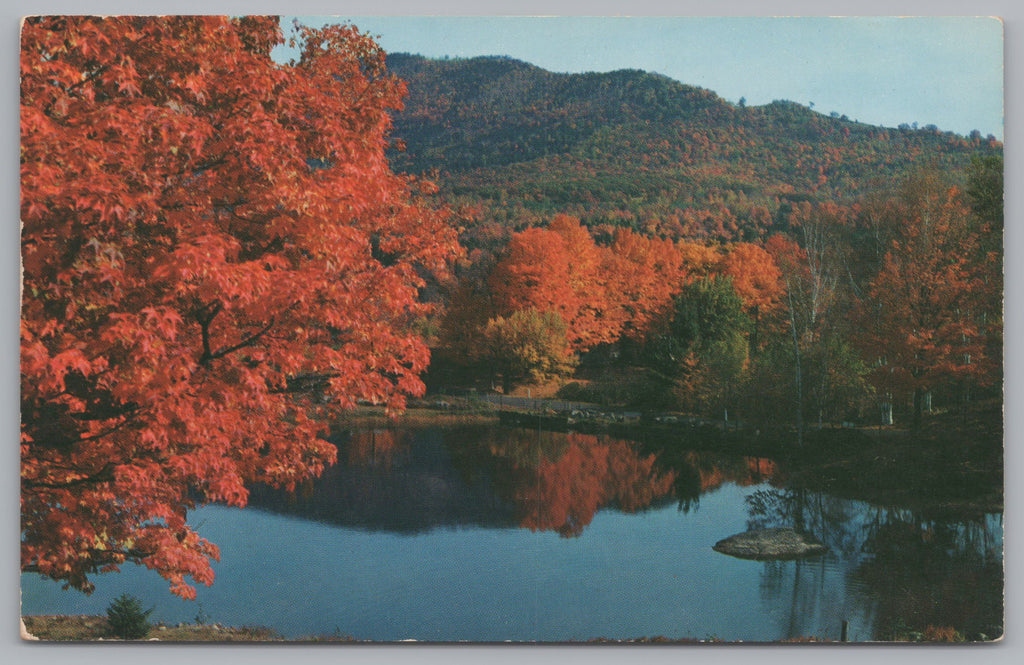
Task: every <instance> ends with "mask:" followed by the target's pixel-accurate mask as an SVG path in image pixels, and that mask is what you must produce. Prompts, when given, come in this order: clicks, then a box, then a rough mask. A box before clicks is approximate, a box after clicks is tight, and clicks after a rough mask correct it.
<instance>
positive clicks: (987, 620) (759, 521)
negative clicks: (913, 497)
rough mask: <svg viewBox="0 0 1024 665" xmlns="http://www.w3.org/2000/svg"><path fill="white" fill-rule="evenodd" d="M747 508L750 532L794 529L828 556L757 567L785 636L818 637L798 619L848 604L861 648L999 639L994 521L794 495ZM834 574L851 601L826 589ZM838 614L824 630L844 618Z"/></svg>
mask: <svg viewBox="0 0 1024 665" xmlns="http://www.w3.org/2000/svg"><path fill="white" fill-rule="evenodd" d="M747 502H748V510H749V514H750V519H749V520H748V526H749V527H750V528H760V527H770V526H789V527H794V528H797V529H800V530H803V531H806V532H808V533H811V534H813V535H814V536H816V537H817V538H819V539H820V540H821V541H822V542H823V543H825V544H826V545H827V546H828V547H829V552H828V553H827V554H826V555H824V556H822V557H818V558H816V559H809V560H802V561H789V562H778V561H776V562H766V563H765V564H764V571H763V573H762V584H761V589H762V598H763V599H764V601H765V603H766V604H767V605H769V606H771V607H776V608H785V611H786V612H787V613H788V616H789V620H788V627H787V630H788V633H789V634H788V637H791V638H795V637H802V636H806V635H819V636H822V635H823V629H822V627H816V626H804V625H801V623H800V622H801V617H810V616H816V607H817V605H818V604H819V603H823V604H824V605H823V606H824V607H832V608H841V607H843V606H844V605H846V606H848V607H851V605H850V603H851V602H855V603H856V604H857V605H861V606H864V607H867V608H869V609H868V611H867V612H866V614H865V615H866V616H869V617H871V619H870V626H867V627H866V630H867V631H868V632H869V633H870V636H869V637H866V639H873V640H883V641H889V640H906V639H910V638H912V637H914V633H920V634H924V635H927V634H935V633H936V631H935V629H942V628H948V627H952V628H953V629H955V631H956V632H957V633H958V634H959V637H960V638H962V639H968V640H976V639H994V638H997V637H999V636H1000V635H1001V634H1002V624H1003V607H1002V598H1003V596H1002V589H1003V573H1002V536H1001V533H1002V517H1001V515H983V516H975V517H971V518H963V517H961V518H959V519H951V518H948V517H945V518H942V519H936V518H931V517H926V516H924V515H922V514H920V513H917V512H914V511H909V510H899V509H892V508H882V507H874V506H869V505H867V504H863V503H860V502H855V501H850V500H846V499H840V498H838V497H831V496H826V495H823V494H821V493H816V492H809V491H806V490H802V489H794V488H771V489H763V490H758V491H756V492H754V493H753V494H752V495H750V496H749V497H748V499H747ZM840 565H842V566H843V567H844V569H845V574H846V575H847V577H848V581H847V584H845V587H846V588H848V589H850V590H851V591H852V595H853V596H856V598H847V599H845V601H844V600H843V599H841V598H839V597H838V596H837V594H836V589H833V588H828V586H827V585H826V583H825V578H826V573H827V569H828V567H829V566H840ZM837 612H838V613H837V614H836V617H835V619H834V620H833V621H831V624H834V626H827V627H825V629H826V631H834V628H835V626H838V625H839V623H840V621H841V620H842V619H844V618H846V617H845V616H843V611H842V610H837ZM929 627H931V628H932V630H931V631H930V632H929ZM938 632H941V631H938Z"/></svg>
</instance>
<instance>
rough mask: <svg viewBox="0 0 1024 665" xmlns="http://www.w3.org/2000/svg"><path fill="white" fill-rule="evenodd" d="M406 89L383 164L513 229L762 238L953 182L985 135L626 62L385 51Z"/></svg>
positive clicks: (986, 141) (993, 145)
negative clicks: (576, 68) (808, 206)
mask: <svg viewBox="0 0 1024 665" xmlns="http://www.w3.org/2000/svg"><path fill="white" fill-rule="evenodd" d="M388 67H389V68H390V70H391V71H392V72H394V73H395V74H397V75H398V76H399V77H401V78H403V79H404V80H405V81H406V82H407V85H408V90H409V94H408V96H407V98H406V100H405V108H404V110H402V111H401V112H399V113H396V114H395V115H394V123H395V130H394V137H395V138H396V139H399V140H400V141H401V142H403V143H404V144H405V148H406V149H405V151H392V153H391V159H392V162H393V165H394V167H395V169H396V170H405V171H410V172H414V173H431V174H433V175H434V177H435V179H436V180H437V182H438V184H439V185H440V186H441V189H442V193H443V195H444V196H445V198H446V199H448V200H450V201H452V202H455V203H465V204H472V205H478V206H482V210H483V211H485V213H486V217H487V218H488V219H490V220H494V221H499V222H502V223H505V224H508V225H510V226H513V227H517V228H519V227H523V226H529V225H534V224H539V223H543V222H544V220H546V219H547V218H549V217H550V215H552V214H554V213H566V214H571V215H573V216H575V217H578V218H579V219H580V220H581V221H582V222H583V223H584V224H586V225H587V226H589V227H591V228H594V227H596V226H599V225H602V224H610V225H613V226H616V227H618V226H627V227H630V228H632V229H634V230H638V231H644V232H646V233H648V234H653V235H659V236H663V237H670V238H673V239H679V238H688V239H712V240H723V241H737V240H746V241H754V240H758V239H763V238H764V237H766V235H768V233H769V232H770V230H771V229H772V228H773V227H778V226H782V227H783V228H784V227H785V225H786V219H787V217H788V215H789V213H790V212H791V210H792V207H793V205H794V204H796V203H799V202H804V201H811V202H815V201H834V202H838V203H846V202H851V201H853V200H856V199H859V198H862V197H863V196H864V195H866V194H867V193H869V192H872V191H875V190H877V189H880V188H885V187H888V186H889V185H891V183H892V182H893V181H895V180H899V179H902V178H903V177H905V176H907V175H908V174H909V173H911V172H913V171H915V170H917V169H920V168H923V167H927V168H933V169H936V170H941V171H943V172H946V173H949V174H951V175H952V176H953V179H954V181H956V182H959V183H961V184H962V183H963V182H965V180H966V172H967V167H968V165H969V163H970V156H971V155H992V154H1001V153H1002V146H1001V144H1000V143H998V142H997V141H995V140H994V139H992V138H991V137H988V138H986V137H982V136H981V134H980V133H978V132H973V133H972V134H971V136H966V137H965V136H960V135H957V134H954V133H951V132H942V131H940V130H939V129H937V128H935V127H933V126H927V127H924V128H920V129H919V128H916V127H910V126H901V127H899V128H884V127H877V126H873V125H867V124H864V123H860V122H857V121H856V120H851V119H849V118H847V117H845V116H838V115H837V114H833V115H831V116H826V115H822V114H820V113H817V112H815V111H813V110H812V109H810V108H807V107H805V106H802V105H799V104H796V103H794V102H788V101H775V102H772V103H771V104H767V105H764V106H756V107H753V106H745V105H744V104H742V103H741V104H739V105H734V104H731V103H729V102H727V101H725V100H723V99H721V98H720V97H718V96H717V95H716V94H715V93H713V92H711V91H708V90H704V89H700V88H696V87H692V86H687V85H684V84H682V83H679V82H677V81H674V80H672V79H670V78H668V77H665V76H662V75H659V74H653V73H647V72H642V71H637V70H620V71H615V72H609V73H585V74H558V73H552V72H548V71H545V70H543V69H540V68H538V67H535V66H533V65H530V64H527V63H524V62H521V61H518V60H514V59H511V58H505V57H479V58H472V59H454V60H430V59H426V58H423V57H420V56H415V55H408V54H391V55H389V57H388Z"/></svg>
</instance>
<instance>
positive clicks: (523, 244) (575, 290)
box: [489, 215, 622, 351]
mask: <svg viewBox="0 0 1024 665" xmlns="http://www.w3.org/2000/svg"><path fill="white" fill-rule="evenodd" d="M609 260H610V257H609V255H608V251H607V250H606V249H603V248H600V247H598V246H597V244H596V243H595V242H594V239H593V238H592V237H591V235H590V233H589V232H588V231H587V230H586V229H585V228H583V227H582V226H580V223H579V220H577V219H575V218H572V217H569V216H567V215H556V216H555V218H554V219H553V220H552V222H551V225H550V226H549V227H548V228H530V229H526V230H524V231H520V232H519V233H516V234H515V235H513V236H512V238H511V240H509V243H508V245H507V247H506V248H505V254H504V257H503V258H502V260H501V261H499V262H498V265H497V266H495V268H494V271H493V272H492V273H491V276H490V280H489V285H490V288H491V292H492V293H493V294H494V301H495V305H496V309H497V310H498V313H499V314H503V315H507V314H511V313H513V312H516V311H519V310H526V309H535V310H537V311H538V312H554V313H557V314H558V315H559V316H561V317H562V320H563V321H565V323H566V326H567V329H568V339H569V342H570V344H571V345H572V348H573V350H574V351H584V350H586V349H590V348H593V347H594V346H596V345H598V344H602V343H608V342H613V341H615V340H616V339H618V336H619V331H620V330H621V326H622V320H621V311H620V309H619V308H618V307H617V304H616V302H615V301H614V299H613V295H614V294H613V293H612V292H611V291H610V289H609V279H610V275H609V274H608V271H607V270H605V266H606V265H607V264H608V262H609Z"/></svg>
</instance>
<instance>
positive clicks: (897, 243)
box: [861, 174, 1000, 427]
mask: <svg viewBox="0 0 1024 665" xmlns="http://www.w3.org/2000/svg"><path fill="white" fill-rule="evenodd" d="M889 214H890V215H891V220H892V239H891V241H890V243H889V246H888V247H887V248H886V250H887V251H886V253H885V255H884V258H883V260H882V264H881V267H880V269H879V272H878V274H877V275H875V277H874V278H873V279H872V280H871V281H870V283H869V284H868V286H867V293H866V297H865V299H864V302H863V304H862V305H863V307H862V315H863V318H862V321H863V323H864V326H863V330H862V335H861V342H862V344H863V347H864V348H865V350H866V351H867V352H868V353H872V354H873V357H872V359H873V360H874V361H875V362H874V365H875V369H874V372H873V376H874V380H875V381H876V383H877V384H878V386H879V388H880V389H881V390H885V391H888V392H897V391H898V392H902V393H904V394H911V395H912V396H913V411H912V417H913V425H914V426H915V427H917V426H920V424H921V416H922V410H923V399H924V397H925V394H926V393H928V392H929V391H931V390H933V389H936V388H949V389H950V392H952V393H954V394H955V395H956V397H957V398H963V397H964V391H965V390H966V389H968V388H969V387H970V386H972V385H985V384H987V383H989V382H992V381H994V380H995V376H996V374H997V369H996V368H997V366H998V358H993V357H991V356H990V355H989V354H988V353H987V351H988V350H989V349H990V348H991V345H989V344H988V343H987V339H986V335H987V334H991V331H990V330H989V326H987V320H988V318H989V317H997V316H998V313H997V312H991V311H987V310H989V309H990V308H991V307H992V303H993V302H994V300H997V299H998V298H993V294H992V293H991V291H992V290H993V288H999V285H1000V282H999V281H998V280H997V279H992V278H993V276H995V275H997V274H998V268H999V266H998V261H997V259H994V258H993V257H992V256H991V255H990V253H987V252H984V251H983V250H982V249H981V245H982V242H981V240H982V239H981V236H980V234H979V231H980V230H982V229H983V228H984V227H979V226H978V225H977V224H976V223H975V220H974V219H973V218H972V217H971V215H970V212H969V210H968V208H967V205H966V203H965V201H964V198H963V195H962V193H961V192H960V191H959V190H958V189H957V188H955V187H946V186H944V184H943V183H942V182H941V181H940V180H939V179H938V177H937V176H936V175H934V174H924V175H923V176H920V177H918V178H915V179H911V180H909V181H908V182H907V183H906V184H905V185H904V187H903V190H902V191H901V192H900V193H899V195H898V196H897V197H896V198H895V199H894V200H893V201H891V202H890V208H889ZM957 393H959V394H957Z"/></svg>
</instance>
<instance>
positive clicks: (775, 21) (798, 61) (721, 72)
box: [284, 16, 1003, 139]
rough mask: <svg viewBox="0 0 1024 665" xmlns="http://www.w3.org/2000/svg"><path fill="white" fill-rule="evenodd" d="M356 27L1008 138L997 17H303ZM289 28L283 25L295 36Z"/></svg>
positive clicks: (865, 118) (431, 50) (453, 47)
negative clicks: (654, 74)
mask: <svg viewBox="0 0 1024 665" xmlns="http://www.w3.org/2000/svg"><path fill="white" fill-rule="evenodd" d="M299 20H300V21H301V22H303V23H305V24H307V25H320V24H323V23H325V22H345V21H348V22H351V23H354V24H355V25H356V26H358V27H359V28H360V29H361V30H362V31H363V32H367V33H369V34H371V35H374V36H377V37H378V38H379V39H378V41H379V43H380V44H381V46H383V47H384V48H385V49H386V50H387V51H388V52H408V53H418V54H421V55H425V56H429V57H444V56H451V57H472V56H476V55H508V56H511V57H514V58H518V59H520V60H525V61H527V62H530V63H533V64H535V65H538V66H540V67H543V68H544V69H548V70H551V71H556V72H584V71H599V72H603V71H612V70H615V69H623V68H632V69H643V70H646V71H653V72H658V73H661V74H665V75H666V76H669V77H671V78H674V79H676V80H678V81H681V82H683V83H686V84H689V85H695V86H699V87H702V88H706V89H708V90H712V91H714V92H716V93H718V94H719V95H720V96H721V97H723V98H725V99H727V100H729V101H731V102H738V101H739V99H740V98H741V97H745V98H746V102H747V104H748V105H759V104H766V103H768V102H771V101H772V100H775V99H788V100H791V101H794V102H798V103H801V104H804V105H808V106H809V105H811V104H812V103H813V104H814V107H813V108H814V109H815V110H816V111H818V112H821V113H826V114H828V113H832V112H836V113H839V114H845V115H847V116H849V117H850V118H851V119H853V120H859V121H861V122H866V123H870V124H875V125H884V126H887V127H895V126H897V125H899V124H901V123H908V124H912V123H915V122H916V123H918V124H919V125H921V126H924V125H929V124H933V125H936V126H938V127H939V129H941V130H943V131H954V132H957V133H959V134H967V133H969V132H970V131H971V130H974V129H977V130H979V131H981V133H982V134H983V135H987V134H993V135H995V136H996V137H998V138H1000V139H1002V137H1003V26H1002V23H1001V22H1000V21H998V20H997V19H993V18H964V17H953V18H943V17H920V18H874V17H868V18H821V17H817V18H755V17H726V18H705V17H629V18H627V17H494V16H477V17H450V16H420V17H416V16H390V17H334V18H330V19H325V18H323V17H300V18H299ZM291 21H292V18H291V17H289V18H287V19H285V21H284V23H285V24H286V25H290V24H291Z"/></svg>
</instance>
